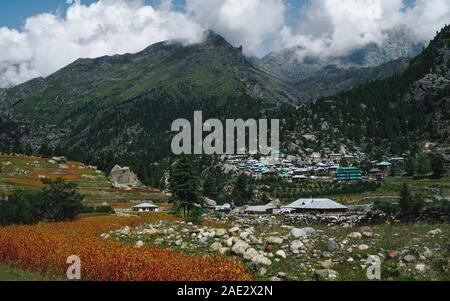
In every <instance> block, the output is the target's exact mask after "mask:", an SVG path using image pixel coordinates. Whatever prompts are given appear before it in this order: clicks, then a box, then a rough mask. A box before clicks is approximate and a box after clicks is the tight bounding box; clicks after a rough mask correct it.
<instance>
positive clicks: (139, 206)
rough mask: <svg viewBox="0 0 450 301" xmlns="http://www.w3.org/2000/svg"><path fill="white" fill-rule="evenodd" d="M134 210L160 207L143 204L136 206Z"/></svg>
mask: <svg viewBox="0 0 450 301" xmlns="http://www.w3.org/2000/svg"><path fill="white" fill-rule="evenodd" d="M133 208H159V207H158V206H156V205H154V204H151V203H142V204H139V205H136V206H134V207H133Z"/></svg>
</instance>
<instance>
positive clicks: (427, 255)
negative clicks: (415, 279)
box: [423, 248, 433, 258]
mask: <svg viewBox="0 0 450 301" xmlns="http://www.w3.org/2000/svg"><path fill="white" fill-rule="evenodd" d="M423 256H425V257H426V258H432V257H433V251H431V250H430V249H428V248H425V251H423Z"/></svg>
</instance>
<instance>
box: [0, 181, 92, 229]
mask: <svg viewBox="0 0 450 301" xmlns="http://www.w3.org/2000/svg"><path fill="white" fill-rule="evenodd" d="M44 183H45V184H48V185H49V187H48V188H44V189H42V191H41V192H39V193H37V194H30V193H28V194H27V193H23V192H14V193H13V194H12V195H11V196H10V197H9V198H6V197H2V199H1V200H0V225H2V226H6V225H11V224H18V225H24V224H35V223H37V222H39V221H42V220H45V221H51V222H59V221H70V220H73V219H74V218H75V217H76V216H77V215H78V213H80V212H82V211H83V208H84V207H83V205H82V204H81V201H82V200H83V195H81V194H79V193H78V192H77V191H76V190H75V188H76V187H77V186H76V184H74V183H68V182H65V181H64V180H63V179H57V180H55V181H48V180H47V181H45V182H44Z"/></svg>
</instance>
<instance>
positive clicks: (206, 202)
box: [203, 197, 217, 208]
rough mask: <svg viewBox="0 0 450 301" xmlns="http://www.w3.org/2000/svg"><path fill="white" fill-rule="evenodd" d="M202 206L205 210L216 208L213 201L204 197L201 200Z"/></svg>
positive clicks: (215, 203)
mask: <svg viewBox="0 0 450 301" xmlns="http://www.w3.org/2000/svg"><path fill="white" fill-rule="evenodd" d="M203 206H204V207H206V208H216V206H217V202H216V201H214V200H211V199H210V198H207V197H204V198H203Z"/></svg>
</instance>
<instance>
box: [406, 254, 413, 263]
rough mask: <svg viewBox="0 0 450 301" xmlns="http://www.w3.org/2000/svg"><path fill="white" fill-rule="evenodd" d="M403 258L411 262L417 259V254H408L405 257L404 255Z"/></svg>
mask: <svg viewBox="0 0 450 301" xmlns="http://www.w3.org/2000/svg"><path fill="white" fill-rule="evenodd" d="M403 260H404V261H405V262H407V263H411V262H414V261H416V256H414V255H406V256H405V257H403Z"/></svg>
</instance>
